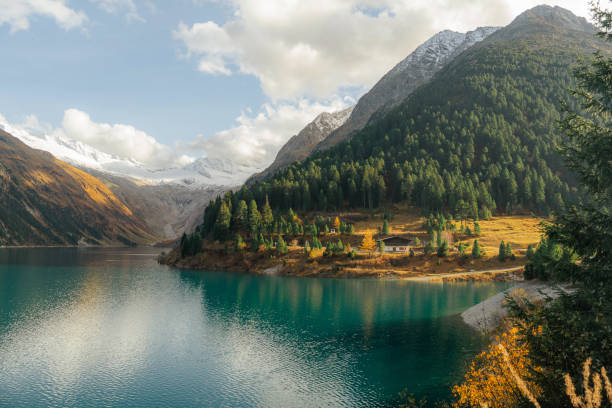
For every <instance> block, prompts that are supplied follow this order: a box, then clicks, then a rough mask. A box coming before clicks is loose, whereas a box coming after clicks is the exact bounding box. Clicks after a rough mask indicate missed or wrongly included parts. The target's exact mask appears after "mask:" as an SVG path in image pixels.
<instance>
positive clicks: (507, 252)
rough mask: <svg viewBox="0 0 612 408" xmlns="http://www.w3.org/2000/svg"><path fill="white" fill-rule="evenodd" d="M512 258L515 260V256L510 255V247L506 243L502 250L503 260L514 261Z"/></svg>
mask: <svg viewBox="0 0 612 408" xmlns="http://www.w3.org/2000/svg"><path fill="white" fill-rule="evenodd" d="M514 258H515V256H514V254H513V253H512V246H511V245H510V243H509V242H508V243H507V244H506V247H505V248H504V259H514Z"/></svg>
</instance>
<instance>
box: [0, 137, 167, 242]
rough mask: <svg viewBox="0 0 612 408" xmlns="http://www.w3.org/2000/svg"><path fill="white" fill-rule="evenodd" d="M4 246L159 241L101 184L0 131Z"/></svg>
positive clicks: (0, 219)
mask: <svg viewBox="0 0 612 408" xmlns="http://www.w3.org/2000/svg"><path fill="white" fill-rule="evenodd" d="M0 190H1V191H2V194H1V195H0V245H77V244H96V245H104V244H106V245H111V244H114V245H133V244H143V243H149V242H152V241H154V240H155V239H156V237H155V235H154V234H152V233H151V232H150V231H149V229H148V228H147V226H146V225H145V224H144V223H143V222H142V221H140V220H139V219H138V218H137V217H135V216H134V214H133V212H132V210H131V209H130V208H129V207H128V206H126V205H125V204H124V203H123V202H122V201H121V200H120V199H119V198H117V196H116V195H115V194H113V193H112V191H111V190H110V189H109V188H108V187H107V186H106V185H104V184H103V183H102V182H101V181H100V180H98V179H97V178H95V177H93V176H91V175H89V174H87V173H85V172H83V171H82V170H79V169H77V168H75V167H73V166H71V165H69V164H67V163H65V162H62V161H59V160H57V159H55V158H54V157H53V156H52V155H51V154H49V153H47V152H43V151H40V150H35V149H32V148H30V147H28V146H26V145H25V144H24V143H23V142H21V141H19V140H18V139H17V138H15V137H13V136H11V135H10V134H8V133H6V132H4V131H2V130H0Z"/></svg>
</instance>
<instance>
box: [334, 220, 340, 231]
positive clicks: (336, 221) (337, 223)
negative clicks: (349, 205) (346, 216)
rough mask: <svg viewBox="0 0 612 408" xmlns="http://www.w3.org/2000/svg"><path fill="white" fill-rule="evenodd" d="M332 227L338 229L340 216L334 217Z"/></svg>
mask: <svg viewBox="0 0 612 408" xmlns="http://www.w3.org/2000/svg"><path fill="white" fill-rule="evenodd" d="M334 228H335V229H336V231H338V229H339V228H340V218H338V217H336V219H335V220H334Z"/></svg>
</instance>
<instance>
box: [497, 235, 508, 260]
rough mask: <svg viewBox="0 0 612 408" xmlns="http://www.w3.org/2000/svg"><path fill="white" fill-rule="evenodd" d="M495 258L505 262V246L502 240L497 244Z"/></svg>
mask: <svg viewBox="0 0 612 408" xmlns="http://www.w3.org/2000/svg"><path fill="white" fill-rule="evenodd" d="M497 258H498V259H499V260H500V261H505V260H506V244H504V241H503V240H502V242H501V243H500V244H499V254H498V255H497Z"/></svg>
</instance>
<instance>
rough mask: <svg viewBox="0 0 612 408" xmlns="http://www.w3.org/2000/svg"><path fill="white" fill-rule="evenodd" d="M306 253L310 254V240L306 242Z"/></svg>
mask: <svg viewBox="0 0 612 408" xmlns="http://www.w3.org/2000/svg"><path fill="white" fill-rule="evenodd" d="M304 254H306V255H308V254H310V244H309V243H308V241H306V242H304Z"/></svg>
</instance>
